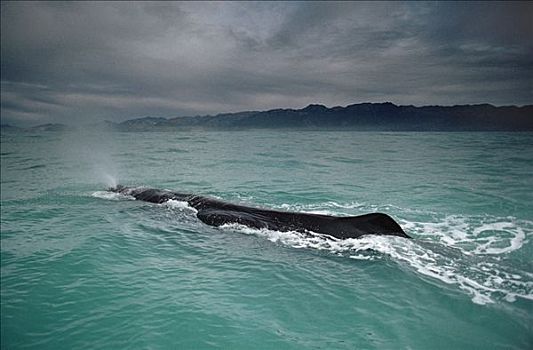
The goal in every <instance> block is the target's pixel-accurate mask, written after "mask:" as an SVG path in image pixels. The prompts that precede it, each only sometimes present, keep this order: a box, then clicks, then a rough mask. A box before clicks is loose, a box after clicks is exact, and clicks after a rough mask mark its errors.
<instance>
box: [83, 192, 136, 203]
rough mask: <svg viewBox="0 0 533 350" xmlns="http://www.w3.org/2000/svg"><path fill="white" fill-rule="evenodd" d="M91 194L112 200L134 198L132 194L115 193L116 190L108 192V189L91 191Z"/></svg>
mask: <svg viewBox="0 0 533 350" xmlns="http://www.w3.org/2000/svg"><path fill="white" fill-rule="evenodd" d="M91 196H92V197H95V198H101V199H107V200H113V201H118V200H121V199H129V200H135V198H134V197H132V196H129V195H126V194H122V193H117V192H110V191H96V192H93V193H92V194H91Z"/></svg>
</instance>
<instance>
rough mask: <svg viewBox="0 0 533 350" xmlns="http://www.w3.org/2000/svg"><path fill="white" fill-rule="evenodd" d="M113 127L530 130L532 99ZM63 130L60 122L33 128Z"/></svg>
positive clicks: (322, 109)
mask: <svg viewBox="0 0 533 350" xmlns="http://www.w3.org/2000/svg"><path fill="white" fill-rule="evenodd" d="M105 123H106V126H107V127H109V128H111V129H113V130H117V131H166V130H168V131H177V130H191V129H213V130H239V129H307V130H361V131H374V130H375V131H533V105H526V106H522V107H517V106H501V107H496V106H493V105H490V104H477V105H456V106H423V107H415V106H412V105H409V106H398V105H395V104H393V103H390V102H385V103H359V104H352V105H349V106H346V107H340V106H339V107H332V108H328V107H326V106H323V105H318V104H311V105H309V106H307V107H305V108H302V109H272V110H268V111H247V112H238V113H224V114H218V115H207V116H195V117H175V118H162V117H143V118H136V119H130V120H126V121H123V122H120V123H115V122H109V121H106V122H105ZM36 128H37V129H38V130H61V129H65V128H67V127H66V126H64V125H61V124H45V125H40V126H37V127H33V129H36Z"/></svg>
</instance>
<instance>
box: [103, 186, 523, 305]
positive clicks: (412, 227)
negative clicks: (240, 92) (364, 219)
mask: <svg viewBox="0 0 533 350" xmlns="http://www.w3.org/2000/svg"><path fill="white" fill-rule="evenodd" d="M93 197H97V198H103V199H109V200H120V199H132V197H131V196H127V195H123V194H118V193H113V192H107V191H98V192H95V193H93ZM161 206H164V207H166V208H168V209H170V210H178V211H179V212H180V213H184V214H185V215H186V216H187V217H189V216H191V218H192V217H193V216H194V218H196V213H197V211H196V210H195V209H194V208H192V207H190V206H189V204H188V203H187V202H183V201H175V200H170V201H168V202H165V203H163V204H161ZM272 207H276V206H272ZM277 207H278V208H280V209H284V210H293V211H301V212H312V213H320V214H329V215H341V216H342V215H354V213H353V211H367V212H368V211H385V210H393V211H395V212H397V213H400V214H398V216H400V217H401V216H412V214H413V213H415V214H423V215H422V216H424V217H425V216H427V215H428V214H430V216H431V217H433V218H434V219H433V220H434V221H427V222H423V221H415V220H413V221H410V220H406V219H400V220H399V222H400V224H401V226H402V227H403V228H404V230H405V231H406V232H408V233H409V234H410V235H411V236H413V237H414V239H403V238H400V237H393V236H387V237H384V236H373V235H368V236H363V237H361V238H352V239H344V240H341V239H337V238H335V237H331V236H328V235H324V234H317V233H313V232H307V233H301V232H295V231H289V232H281V231H274V230H268V229H254V228H250V227H247V226H244V225H240V224H226V225H223V226H221V227H220V229H222V230H226V231H233V232H238V233H242V234H248V235H255V236H260V237H263V238H265V239H267V240H269V241H271V242H276V243H279V244H283V245H286V246H290V247H292V248H297V249H302V248H305V249H316V250H322V251H327V252H330V253H331V254H335V255H339V256H345V257H347V258H350V259H356V260H380V259H384V258H390V259H392V260H393V261H395V262H397V263H399V264H401V265H404V266H407V267H408V268H409V269H411V270H413V271H415V272H416V273H418V274H420V275H421V276H422V277H430V278H432V279H436V280H439V281H441V282H444V283H446V284H450V285H457V286H458V288H459V289H461V290H463V291H465V292H466V293H467V294H469V295H470V296H471V299H472V301H473V302H474V303H476V304H488V303H494V302H496V301H502V300H503V301H506V302H514V301H515V300H516V299H517V298H522V299H527V300H533V273H531V272H530V271H528V270H529V269H530V265H529V261H525V262H524V264H523V265H524V266H523V269H521V268H517V267H516V266H514V265H513V266H510V265H506V263H507V262H506V258H507V257H509V256H510V255H513V256H514V254H516V253H521V252H518V251H519V250H521V249H522V248H523V247H524V245H526V244H527V243H528V238H529V237H531V236H532V234H533V221H528V220H519V219H516V218H514V217H494V216H488V215H483V216H468V215H464V216H461V215H450V216H441V217H438V215H437V214H436V213H428V212H424V213H418V211H414V210H406V209H402V208H398V207H394V206H389V205H384V206H369V205H365V204H362V203H357V202H352V203H346V204H339V203H336V202H326V203H319V204H309V205H288V204H282V205H278V206H277ZM402 213H403V214H404V215H402ZM197 222H198V221H197ZM525 256H526V258H525V259H526V260H527V258H528V257H527V254H525ZM515 260H516V259H515ZM518 260H520V259H518ZM514 263H515V262H514ZM528 266H529V267H528Z"/></svg>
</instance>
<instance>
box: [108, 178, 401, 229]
mask: <svg viewBox="0 0 533 350" xmlns="http://www.w3.org/2000/svg"><path fill="white" fill-rule="evenodd" d="M109 190H110V191H112V192H117V193H121V194H125V195H129V196H132V197H134V198H135V199H137V200H141V201H145V202H150V203H164V202H167V201H169V200H177V201H184V202H187V203H188V204H189V206H191V207H193V208H195V209H196V210H197V213H196V216H197V217H198V219H200V220H201V221H202V222H204V223H205V224H207V225H211V226H221V225H224V224H231V223H236V224H241V225H245V226H248V227H251V228H256V229H262V228H265V229H269V230H276V231H284V232H286V231H297V232H313V233H320V234H326V235H329V236H332V237H335V238H338V239H346V238H358V237H361V236H363V235H369V234H372V235H380V236H383V235H387V236H398V237H404V238H410V237H409V236H408V235H407V234H406V233H405V232H404V231H403V229H402V228H401V227H400V225H399V224H398V223H397V222H396V221H394V219H393V218H391V217H390V216H389V215H387V214H383V213H370V214H364V215H359V216H348V217H338V216H331V215H322V214H309V213H297V212H287V211H279V210H270V209H262V208H256V207H249V206H244V205H238V204H232V203H228V202H224V201H221V200H218V199H214V198H209V197H204V196H197V195H193V194H187V193H180V192H174V191H168V190H160V189H155V188H146V187H125V186H121V185H118V186H116V187H114V188H110V189H109Z"/></svg>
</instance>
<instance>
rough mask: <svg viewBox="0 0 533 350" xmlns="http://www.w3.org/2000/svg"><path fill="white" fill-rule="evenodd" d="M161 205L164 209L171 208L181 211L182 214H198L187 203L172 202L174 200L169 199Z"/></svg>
mask: <svg viewBox="0 0 533 350" xmlns="http://www.w3.org/2000/svg"><path fill="white" fill-rule="evenodd" d="M161 205H163V206H165V207H168V208H171V209H177V210H179V211H183V212H190V213H193V214H196V213H198V210H196V209H195V208H193V207H191V206H190V205H189V203H187V202H186V201H178V200H174V199H169V200H168V201H166V202H164V203H162V204H161Z"/></svg>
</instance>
